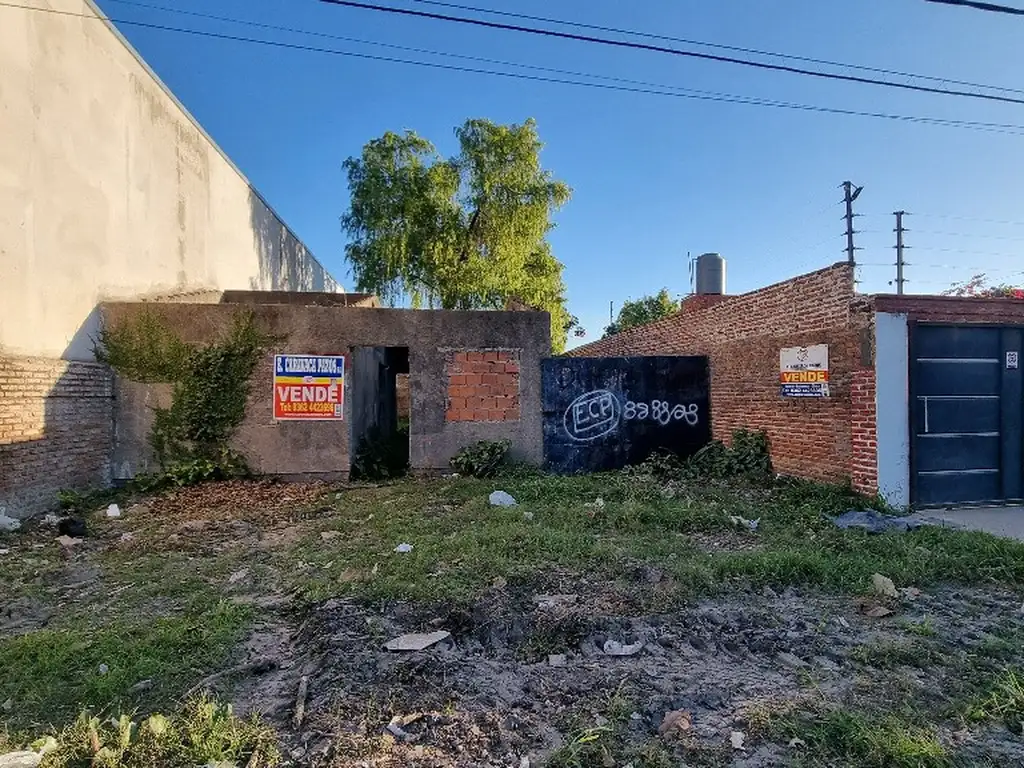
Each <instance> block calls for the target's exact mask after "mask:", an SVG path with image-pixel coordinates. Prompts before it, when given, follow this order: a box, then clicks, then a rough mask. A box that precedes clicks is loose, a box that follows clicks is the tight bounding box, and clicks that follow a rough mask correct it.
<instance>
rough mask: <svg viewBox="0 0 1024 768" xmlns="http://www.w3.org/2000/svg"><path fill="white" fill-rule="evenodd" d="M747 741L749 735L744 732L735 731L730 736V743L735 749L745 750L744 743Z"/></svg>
mask: <svg viewBox="0 0 1024 768" xmlns="http://www.w3.org/2000/svg"><path fill="white" fill-rule="evenodd" d="M746 740H747V735H746V734H745V733H743V731H733V732H732V733H730V734H729V743H730V744H732V748H733V749H739V750H745V749H746V747H744V746H743V743H744V742H745V741H746Z"/></svg>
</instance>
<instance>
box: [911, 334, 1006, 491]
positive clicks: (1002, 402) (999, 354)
mask: <svg viewBox="0 0 1024 768" xmlns="http://www.w3.org/2000/svg"><path fill="white" fill-rule="evenodd" d="M1020 349H1021V329H1019V328H1000V327H991V326H952V325H925V324H921V325H918V326H916V327H915V328H914V330H913V336H912V339H911V350H912V357H913V360H912V363H911V377H910V384H911V393H912V398H911V414H910V417H911V418H910V425H911V446H912V448H911V455H912V460H913V484H914V493H913V500H914V503H915V504H921V505H929V504H955V503H963V502H985V501H1002V500H1007V499H1019V498H1020V497H1021V494H1022V487H1021V484H1022V472H1021V469H1022V467H1021V433H1022V401H1021V370H1020V368H1019V355H1020Z"/></svg>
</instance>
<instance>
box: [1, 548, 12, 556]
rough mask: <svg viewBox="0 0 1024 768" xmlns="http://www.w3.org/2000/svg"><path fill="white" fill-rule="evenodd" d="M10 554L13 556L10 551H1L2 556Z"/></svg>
mask: <svg viewBox="0 0 1024 768" xmlns="http://www.w3.org/2000/svg"><path fill="white" fill-rule="evenodd" d="M9 554H11V550H9V549H0V555H9Z"/></svg>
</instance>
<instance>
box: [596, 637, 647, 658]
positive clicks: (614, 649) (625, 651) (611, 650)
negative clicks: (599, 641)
mask: <svg viewBox="0 0 1024 768" xmlns="http://www.w3.org/2000/svg"><path fill="white" fill-rule="evenodd" d="M643 647H644V644H643V643H633V644H631V645H624V644H623V643H620V642H619V641H618V640H605V641H604V647H603V648H602V650H603V651H604V652H605V654H607V655H608V656H636V655H637V654H638V653H640V651H641V650H643Z"/></svg>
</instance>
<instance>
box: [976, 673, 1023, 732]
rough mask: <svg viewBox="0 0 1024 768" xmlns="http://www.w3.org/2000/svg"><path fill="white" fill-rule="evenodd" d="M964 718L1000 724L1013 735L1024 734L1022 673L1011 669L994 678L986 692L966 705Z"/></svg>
mask: <svg viewBox="0 0 1024 768" xmlns="http://www.w3.org/2000/svg"><path fill="white" fill-rule="evenodd" d="M966 717H967V719H968V720H971V721H973V722H983V721H986V720H991V721H997V722H1002V723H1005V724H1006V726H1007V728H1009V729H1010V730H1011V731H1013V732H1014V733H1018V734H1020V733H1022V732H1024V673H1022V672H1021V670H1019V669H1014V668H1011V669H1007V670H1005V671H1004V672H1002V673H1001V674H999V675H997V676H995V677H994V678H993V679H992V680H991V682H990V684H989V685H988V690H987V691H986V692H985V693H983V694H981V695H979V696H978V697H977V698H976V699H975V700H974V701H972V702H971V703H970V704H969V705H968V707H967V711H966Z"/></svg>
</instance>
